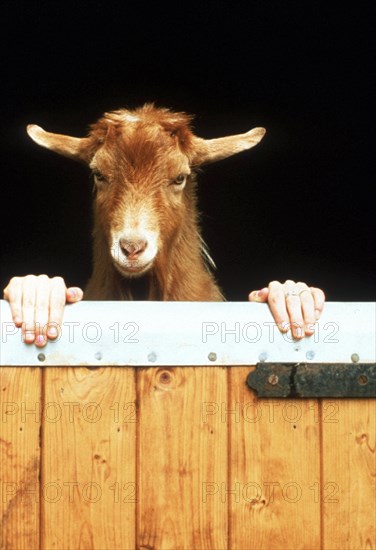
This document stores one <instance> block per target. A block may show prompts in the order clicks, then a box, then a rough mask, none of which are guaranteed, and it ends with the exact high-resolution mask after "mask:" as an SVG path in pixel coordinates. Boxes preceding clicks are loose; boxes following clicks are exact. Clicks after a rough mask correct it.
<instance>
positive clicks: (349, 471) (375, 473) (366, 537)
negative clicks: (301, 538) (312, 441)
mask: <svg viewBox="0 0 376 550" xmlns="http://www.w3.org/2000/svg"><path fill="white" fill-rule="evenodd" d="M322 407H323V413H322V426H323V448H322V468H323V491H322V492H323V507H324V508H323V512H324V514H323V533H322V537H323V547H324V548H325V549H329V548H330V550H337V549H338V550H374V549H375V548H376V400H375V399H336V400H334V399H333V400H329V399H326V400H323V404H322Z"/></svg>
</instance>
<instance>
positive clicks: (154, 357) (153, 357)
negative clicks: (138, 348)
mask: <svg viewBox="0 0 376 550" xmlns="http://www.w3.org/2000/svg"><path fill="white" fill-rule="evenodd" d="M156 360H157V354H156V353H155V352H154V351H152V352H151V353H149V355H148V361H150V363H155V362H156Z"/></svg>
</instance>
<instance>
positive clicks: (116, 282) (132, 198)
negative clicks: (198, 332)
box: [81, 105, 223, 301]
mask: <svg viewBox="0 0 376 550" xmlns="http://www.w3.org/2000/svg"><path fill="white" fill-rule="evenodd" d="M126 116H128V117H129V116H131V117H137V118H138V119H139V121H137V122H129V121H127V120H126V118H125V117H126ZM189 123H190V117H189V116H188V115H186V114H184V113H173V112H171V111H168V110H167V109H157V108H155V107H154V106H152V105H145V106H144V107H142V108H141V109H137V110H134V111H126V110H121V111H116V112H114V113H108V114H105V116H104V117H103V118H101V119H100V120H99V121H98V122H97V123H96V124H94V125H93V126H92V127H91V129H90V133H89V136H88V138H86V139H85V140H83V145H82V151H81V156H82V157H83V158H85V160H87V162H89V163H91V164H90V165H91V167H92V169H93V170H95V171H100V173H101V174H103V175H104V176H105V177H106V183H104V184H103V185H102V184H101V185H98V188H97V189H96V196H95V199H94V231H93V237H94V269H93V273H92V276H91V278H90V280H89V283H88V285H87V288H86V293H85V297H86V298H87V299H89V300H119V299H134V294H135V291H134V287H135V286H139V285H138V283H139V281H136V280H135V279H134V278H132V277H125V276H123V275H122V274H121V273H119V271H118V270H117V269H116V268H115V266H114V262H113V259H112V257H111V255H110V247H111V231H114V230H117V229H119V228H121V226H122V223H123V221H124V216H125V215H126V209H127V208H130V207H131V206H132V205H135V206H137V205H139V204H140V203H142V202H144V203H145V208H148V209H149V211H150V209H151V211H152V213H153V223H154V224H155V227H156V228H158V229H159V235H160V236H159V242H158V253H157V256H156V258H155V260H154V263H153V265H152V267H151V269H149V271H148V272H147V273H145V274H144V275H142V277H143V278H144V280H145V282H146V285H145V299H149V300H183V301H187V300H195V301H196V300H197V301H219V300H223V296H222V294H221V292H220V290H219V288H218V286H217V285H216V283H215V280H214V277H213V275H212V273H211V272H210V270H209V269H208V267H207V265H206V262H205V259H204V254H203V244H202V240H201V237H200V233H199V228H198V216H197V209H196V190H195V187H196V183H195V176H194V174H191V175H190V176H189V178H188V181H187V184H186V187H185V188H184V189H183V191H182V192H181V194H180V193H179V194H176V193H173V192H172V188H171V187H169V186H170V185H171V183H170V182H171V181H172V180H173V179H174V178H176V176H177V175H178V174H179V173H181V172H183V171H184V168H185V166H188V165H189V164H190V161H191V159H192V158H193V155H194V150H193V145H192V142H193V138H194V136H193V134H192V132H191V130H190V128H189ZM135 283H136V285H135Z"/></svg>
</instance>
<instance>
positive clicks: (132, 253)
mask: <svg viewBox="0 0 376 550" xmlns="http://www.w3.org/2000/svg"><path fill="white" fill-rule="evenodd" d="M147 244H148V243H147V241H143V240H137V241H136V240H132V241H128V240H127V239H120V241H119V245H120V249H121V251H122V253H123V254H124V256H126V258H127V259H128V260H137V259H138V258H139V257H140V256H141V254H142V253H143V252H144V251H145V249H146V247H147Z"/></svg>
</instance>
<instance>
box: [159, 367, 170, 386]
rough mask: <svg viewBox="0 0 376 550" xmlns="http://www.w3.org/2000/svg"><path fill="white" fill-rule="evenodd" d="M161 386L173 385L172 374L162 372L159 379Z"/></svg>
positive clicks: (166, 371)
mask: <svg viewBox="0 0 376 550" xmlns="http://www.w3.org/2000/svg"><path fill="white" fill-rule="evenodd" d="M158 380H159V383H160V384H170V383H171V374H170V373H169V372H168V370H165V371H162V372H161V373H160V374H159V377H158Z"/></svg>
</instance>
